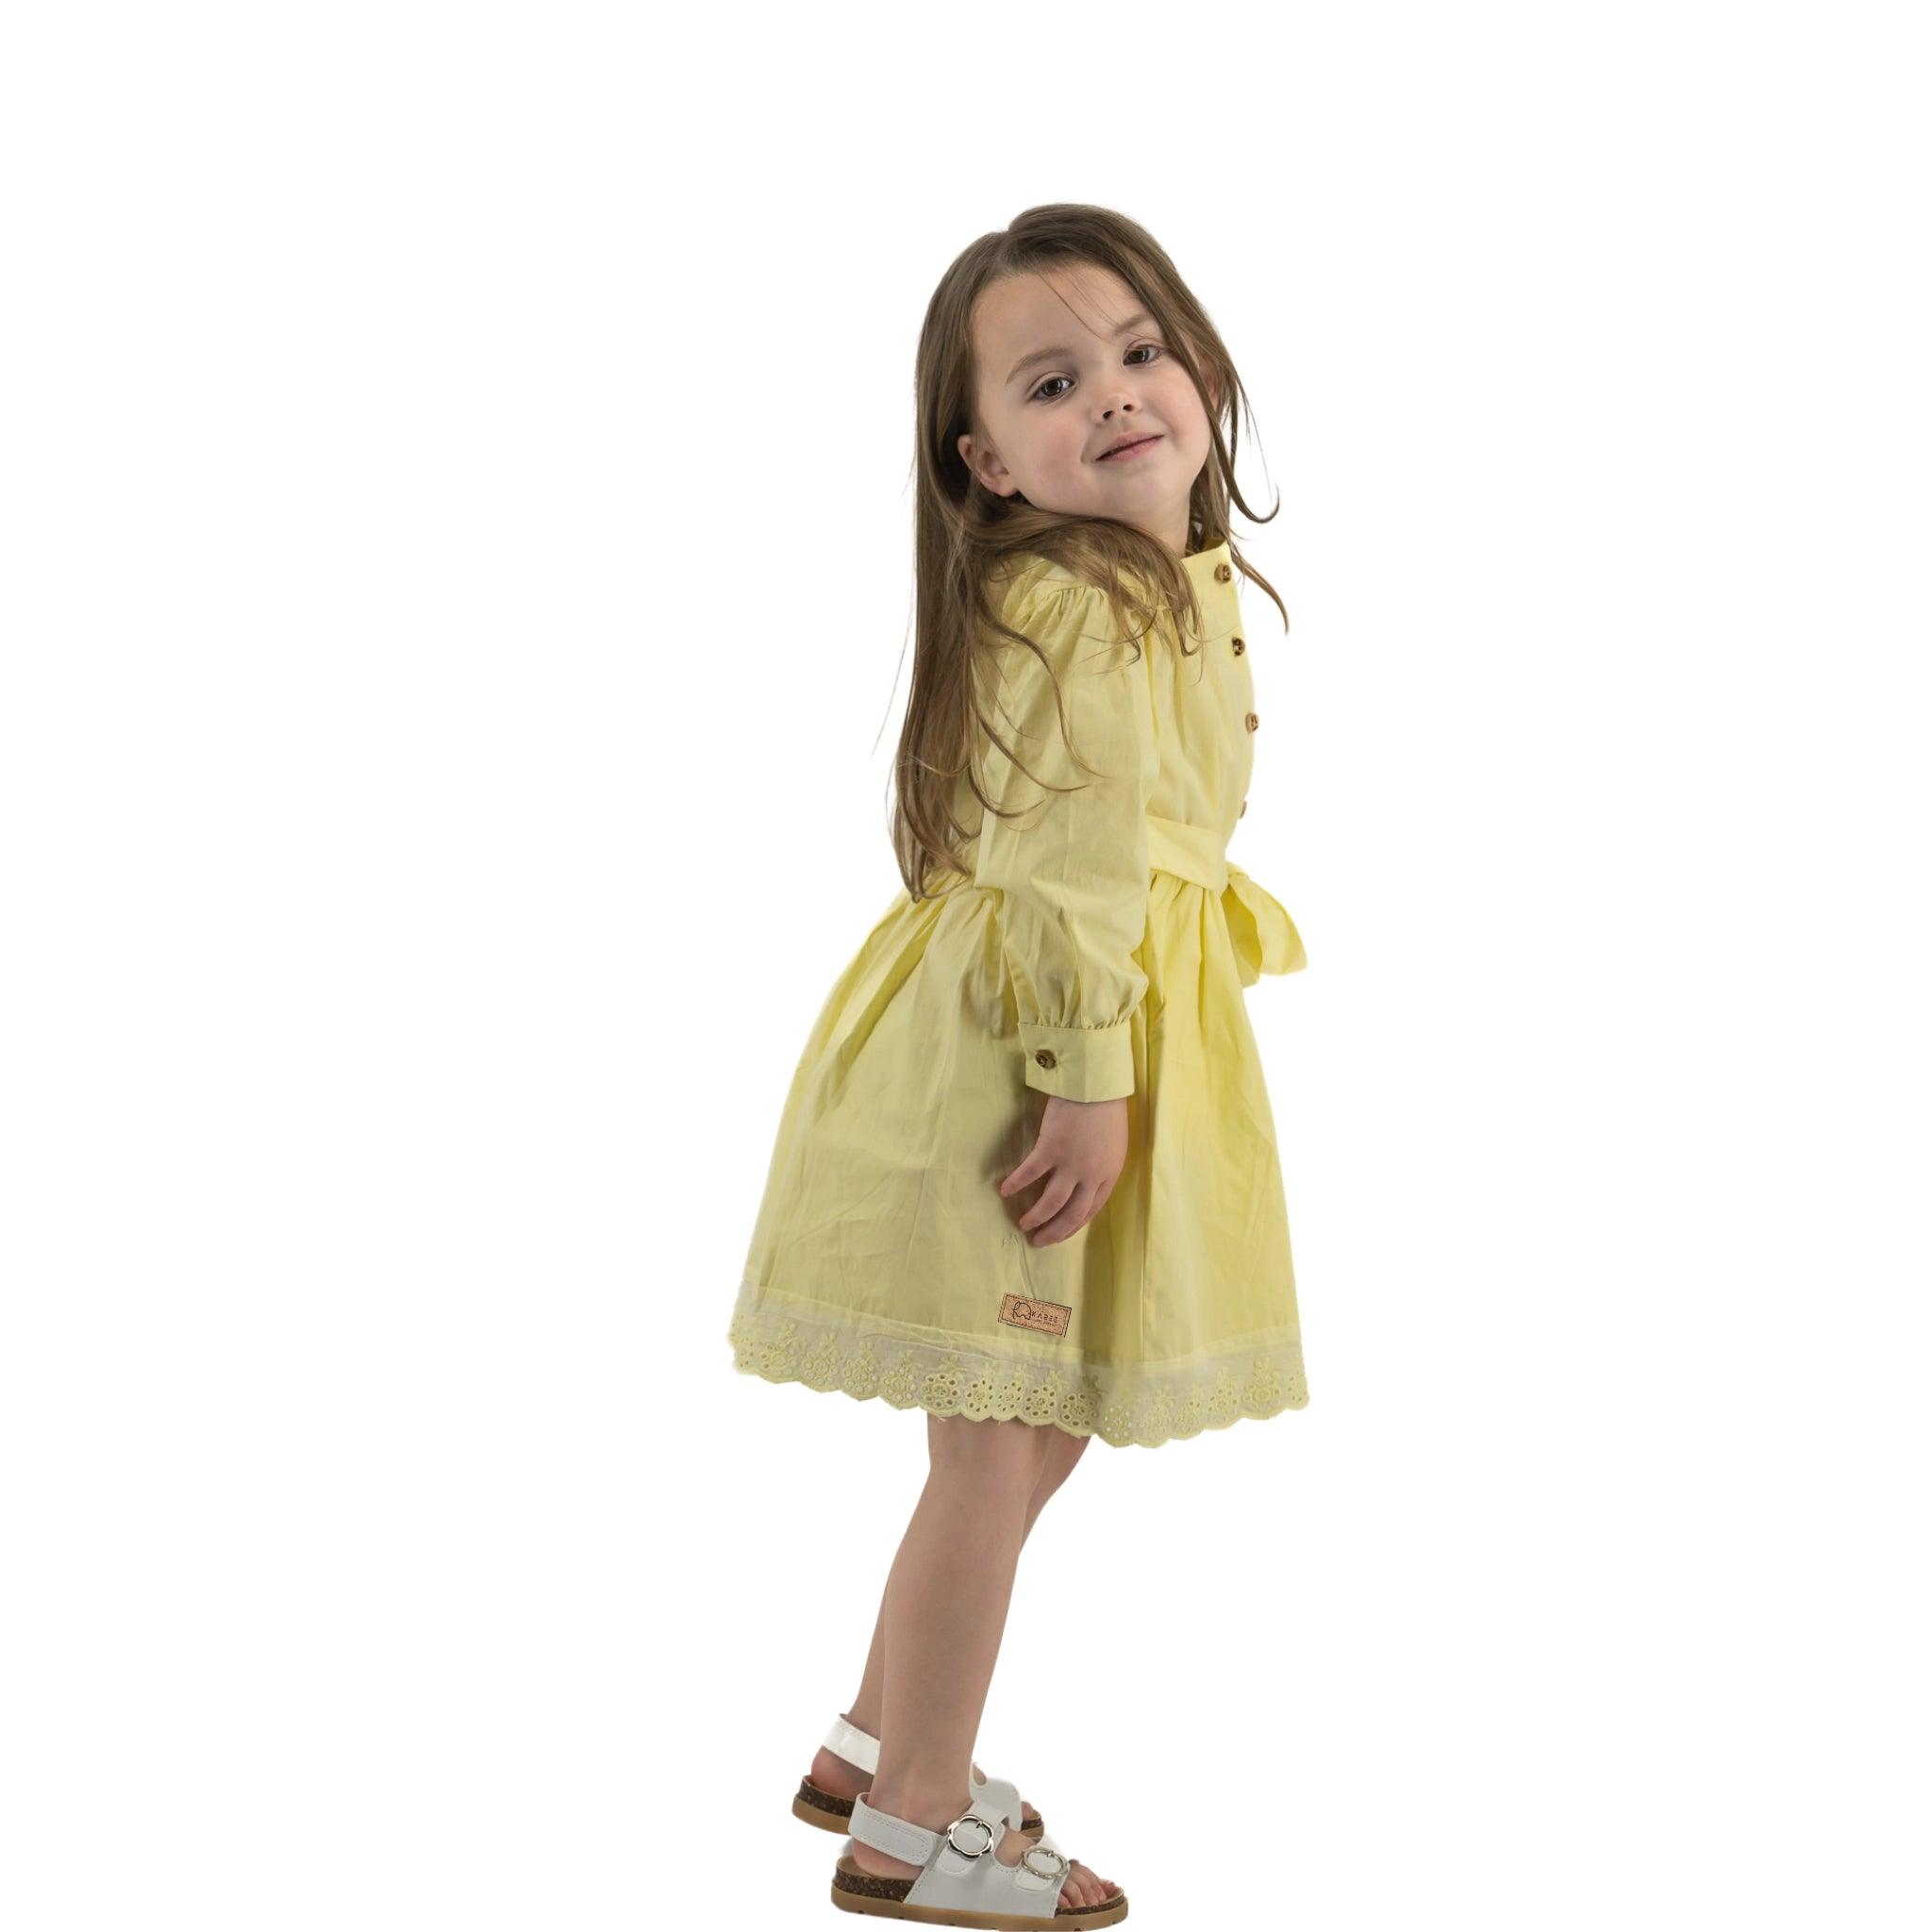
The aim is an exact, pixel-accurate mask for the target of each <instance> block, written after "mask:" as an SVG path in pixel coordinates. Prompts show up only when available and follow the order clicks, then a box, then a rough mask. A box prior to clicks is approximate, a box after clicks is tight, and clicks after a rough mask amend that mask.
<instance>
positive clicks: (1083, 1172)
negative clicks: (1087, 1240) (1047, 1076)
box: [1000, 1093, 1127, 1248]
mask: <svg viewBox="0 0 1932 1932" xmlns="http://www.w3.org/2000/svg"><path fill="white" fill-rule="evenodd" d="M1126 1158H1127V1103H1126V1100H1125V1098H1124V1097H1123V1098H1122V1099H1119V1100H1063V1099H1061V1098H1060V1096H1059V1095H1058V1094H1057V1093H1050V1094H1048V1095H1047V1096H1046V1112H1045V1113H1044V1114H1043V1115H1042V1116H1041V1123H1040V1137H1039V1139H1038V1140H1036V1141H1034V1143H1033V1152H1032V1153H1031V1154H1029V1155H1028V1156H1027V1157H1026V1158H1025V1159H1024V1160H1023V1161H1022V1162H1021V1163H1020V1164H1019V1166H1018V1167H1016V1168H1015V1169H1014V1170H1013V1171H1012V1173H1011V1174H1008V1176H1007V1177H1006V1179H1005V1180H1003V1181H1002V1182H1001V1183H1000V1193H1001V1194H1002V1195H1003V1196H1008V1195H1012V1194H1015V1193H1017V1192H1018V1191H1020V1190H1021V1189H1022V1188H1024V1187H1028V1186H1030V1185H1031V1184H1032V1183H1033V1182H1035V1181H1037V1180H1040V1179H1041V1178H1042V1176H1043V1177H1044V1179H1045V1186H1043V1187H1042V1188H1041V1191H1040V1198H1039V1199H1038V1200H1037V1201H1035V1202H1034V1204H1033V1205H1032V1207H1030V1208H1027V1209H1026V1211H1025V1212H1024V1214H1023V1215H1021V1217H1020V1227H1021V1230H1022V1232H1024V1233H1025V1234H1026V1235H1028V1236H1029V1237H1030V1238H1032V1240H1033V1245H1034V1246H1035V1247H1036V1248H1043V1247H1046V1246H1049V1245H1050V1244H1051V1243H1052V1242H1054V1241H1065V1240H1066V1238H1067V1237H1068V1236H1069V1235H1070V1234H1077V1233H1078V1232H1079V1231H1080V1230H1081V1229H1082V1228H1083V1227H1085V1226H1086V1225H1087V1224H1088V1223H1089V1222H1090V1221H1091V1220H1092V1219H1093V1217H1094V1216H1095V1215H1096V1214H1098V1213H1099V1212H1100V1210H1101V1208H1104V1207H1105V1206H1106V1205H1107V1197H1108V1195H1109V1194H1110V1193H1112V1192H1113V1184H1114V1182H1115V1181H1116V1180H1118V1179H1119V1178H1120V1172H1121V1168H1122V1165H1123V1164H1124V1162H1125V1160H1126ZM1036 1228H1037V1229H1038V1230H1039V1233H1038V1235H1037V1236H1035V1235H1034V1232H1033V1231H1034V1230H1035V1229H1036Z"/></svg>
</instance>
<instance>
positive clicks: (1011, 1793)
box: [966, 1772, 1026, 1831]
mask: <svg viewBox="0 0 1932 1932" xmlns="http://www.w3.org/2000/svg"><path fill="white" fill-rule="evenodd" d="M966 1783H967V1787H968V1789H969V1790H971V1792H972V1794H973V1802H974V1804H975V1805H977V1806H979V1807H981V1808H982V1809H984V1810H987V1811H997V1812H998V1813H999V1814H1000V1816H1001V1817H1002V1818H1004V1819H1005V1820H1006V1821H1007V1823H1008V1824H1010V1825H1011V1826H1012V1827H1013V1829H1014V1830H1015V1831H1018V1830H1019V1829H1020V1826H1021V1824H1022V1823H1023V1822H1024V1819H1025V1816H1026V1812H1025V1808H1024V1806H1023V1805H1022V1803H1021V1801H1020V1787H1019V1786H1018V1785H1016V1784H1015V1783H1014V1782H1013V1781H1012V1779H1011V1778H1006V1777H982V1778H975V1777H974V1775H973V1774H972V1773H971V1772H968V1773H967V1774H966Z"/></svg>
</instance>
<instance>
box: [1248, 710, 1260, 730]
mask: <svg viewBox="0 0 1932 1932" xmlns="http://www.w3.org/2000/svg"><path fill="white" fill-rule="evenodd" d="M1260 722H1261V721H1260V719H1258V718H1257V717H1256V716H1255V714H1254V712H1252V711H1250V712H1249V713H1248V729H1249V730H1250V731H1252V730H1254V728H1255V727H1256V726H1257V724H1260Z"/></svg>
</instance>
